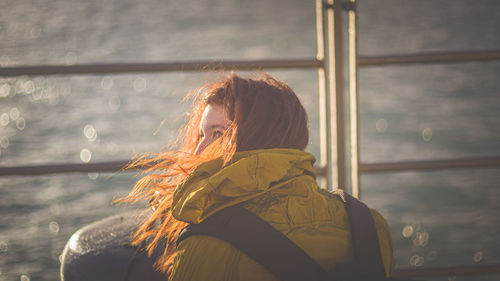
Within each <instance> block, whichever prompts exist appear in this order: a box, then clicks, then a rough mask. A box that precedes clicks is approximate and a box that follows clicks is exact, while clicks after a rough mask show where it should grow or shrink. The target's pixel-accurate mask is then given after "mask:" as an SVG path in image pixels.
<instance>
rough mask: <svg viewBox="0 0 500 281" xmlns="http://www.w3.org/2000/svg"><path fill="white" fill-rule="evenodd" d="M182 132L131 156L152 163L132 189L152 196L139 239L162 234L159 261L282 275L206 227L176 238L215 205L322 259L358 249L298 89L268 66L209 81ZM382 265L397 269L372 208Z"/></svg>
mask: <svg viewBox="0 0 500 281" xmlns="http://www.w3.org/2000/svg"><path fill="white" fill-rule="evenodd" d="M200 92H201V94H199V95H198V97H197V98H196V99H195V106H194V110H193V111H192V113H191V116H190V118H189V121H188V123H187V125H186V126H185V128H184V130H183V131H182V133H181V134H180V138H179V140H181V145H180V148H179V149H178V150H177V152H168V153H163V154H159V155H158V156H157V157H155V158H154V159H153V161H151V160H145V159H144V158H143V159H139V160H137V161H136V162H134V163H133V164H132V166H138V165H150V169H148V170H147V172H152V171H158V170H164V171H165V173H160V174H154V175H148V176H145V177H144V178H143V179H142V180H140V181H139V182H138V183H137V184H136V186H135V188H134V190H133V191H132V192H131V194H130V195H129V199H132V200H139V199H144V200H149V201H150V202H151V205H152V206H153V212H152V214H151V215H150V216H149V217H148V219H147V220H146V221H145V223H144V224H143V225H142V226H141V227H140V229H139V230H138V231H137V233H136V240H135V243H136V244H139V243H142V242H143V241H151V242H150V243H149V246H148V249H149V250H150V251H152V250H153V249H154V248H155V246H156V245H157V244H158V243H160V241H162V240H163V239H164V238H166V244H167V247H166V248H165V251H164V252H163V255H162V256H161V258H160V259H159V262H158V266H159V268H161V269H162V270H163V271H165V272H166V273H167V274H168V275H169V279H170V280H276V279H275V277H274V276H273V275H271V274H270V273H269V272H268V271H267V270H266V269H264V268H263V267H262V266H261V265H260V264H259V263H258V262H256V261H253V260H251V259H250V258H248V257H247V256H246V255H244V254H243V253H242V252H241V251H240V250H238V249H236V248H234V247H233V246H231V245H229V244H228V243H226V242H223V241H221V240H219V239H217V238H213V237H210V236H192V237H190V238H189V239H186V240H183V241H182V242H181V243H180V244H179V245H178V247H177V248H176V247H175V240H176V238H177V235H178V233H179V231H180V230H181V229H182V228H183V227H184V226H186V225H187V224H188V223H193V224H198V223H200V222H202V221H204V220H205V219H206V218H207V217H209V216H211V215H213V214H214V213H216V212H218V211H220V210H223V209H225V208H228V207H230V206H234V205H237V204H239V205H241V206H243V207H244V208H245V209H247V210H249V211H251V212H252V213H254V214H256V215H257V216H258V217H260V218H262V219H263V220H265V221H266V222H268V223H269V224H270V225H272V226H273V227H274V228H276V229H278V230H279V231H281V232H282V233H284V234H286V236H287V237H288V238H289V239H290V240H292V241H293V242H294V243H295V244H297V245H299V246H300V247H301V248H302V249H303V250H304V251H305V252H306V253H307V254H309V255H310V256H311V257H312V258H313V259H314V260H315V261H316V262H317V263H319V264H320V265H321V266H322V267H323V268H324V269H326V270H330V269H332V268H334V267H335V266H336V265H337V264H339V263H344V262H347V261H349V260H351V259H352V249H351V246H350V238H349V225H348V222H347V218H346V212H345V209H344V207H343V204H342V202H341V201H340V199H338V198H337V197H336V196H331V194H328V193H327V192H325V191H324V190H321V189H320V188H319V187H318V185H317V184H316V180H315V173H314V170H313V163H314V161H315V159H314V157H313V156H312V155H311V154H310V153H308V152H305V151H304V150H305V149H306V147H307V144H308V136H309V132H308V125H307V115H306V112H305V109H304V107H303V106H302V104H301V103H300V101H299V99H298V98H297V96H296V95H295V93H294V92H293V91H292V89H291V88H290V87H289V86H288V85H287V84H285V83H283V82H279V81H277V80H275V79H273V78H272V77H270V76H269V75H264V76H263V77H261V78H257V79H243V78H240V77H239V76H237V75H235V74H230V75H229V76H228V77H227V78H226V79H225V80H223V81H219V82H214V83H210V84H208V85H206V86H205V87H203V88H202V89H201V91H200ZM372 215H373V218H374V220H375V224H376V228H377V233H378V237H379V243H380V247H381V254H382V259H383V262H384V267H385V271H386V274H387V275H389V273H390V271H391V270H392V267H393V264H394V259H393V256H392V246H391V237H390V233H389V228H388V226H387V224H386V222H385V220H384V218H383V217H382V216H381V215H380V214H379V213H378V212H376V211H372Z"/></svg>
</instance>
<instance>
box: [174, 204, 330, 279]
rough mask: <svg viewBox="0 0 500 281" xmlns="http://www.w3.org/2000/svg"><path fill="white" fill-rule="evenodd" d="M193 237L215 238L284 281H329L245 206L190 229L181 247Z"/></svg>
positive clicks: (298, 248) (272, 228) (229, 210)
mask: <svg viewBox="0 0 500 281" xmlns="http://www.w3.org/2000/svg"><path fill="white" fill-rule="evenodd" d="M191 235H209V236H214V237H217V238H219V239H222V240H224V241H226V242H228V243H230V244H232V245H233V246H234V247H236V248H238V249H239V250H241V251H242V252H244V253H245V254H246V255H247V256H249V257H250V258H252V259H253V260H255V261H257V262H259V263H260V264H261V265H262V266H264V267H265V268H266V269H267V270H269V272H271V273H272V274H274V276H275V277H276V278H277V279H279V280H282V281H304V280H318V281H327V280H329V278H328V275H327V273H326V271H325V270H324V269H323V268H322V267H321V266H320V265H319V264H318V263H317V262H316V261H315V260H314V259H312V258H311V257H310V256H309V255H307V254H306V253H305V252H304V251H303V250H302V249H301V248H300V247H298V246H297V245H296V244H295V243H293V242H292V241H291V240H290V239H288V238H287V237H286V236H285V235H284V234H283V233H281V232H280V231H278V230H276V229H275V228H274V227H272V226H271V225H270V224H268V223H267V222H265V221H264V220H262V219H261V218H259V217H258V216H256V215H255V214H253V213H252V212H250V211H248V210H246V209H245V208H243V207H239V206H234V207H230V208H226V209H224V210H222V211H220V212H217V213H216V214H214V215H212V216H210V217H209V218H207V219H206V220H204V221H203V222H202V223H200V224H191V225H189V226H187V227H186V228H184V229H183V230H182V231H181V233H180V234H179V237H178V238H177V244H178V243H180V241H182V240H184V239H186V238H187V237H189V236H191Z"/></svg>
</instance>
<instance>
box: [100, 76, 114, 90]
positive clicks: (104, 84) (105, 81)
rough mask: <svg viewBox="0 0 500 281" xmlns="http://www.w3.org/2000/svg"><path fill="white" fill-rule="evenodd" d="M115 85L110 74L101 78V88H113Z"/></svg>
mask: <svg viewBox="0 0 500 281" xmlns="http://www.w3.org/2000/svg"><path fill="white" fill-rule="evenodd" d="M113 85H114V81H113V78H111V77H109V76H104V77H103V78H102V79H101V88H103V89H104V90H111V88H113Z"/></svg>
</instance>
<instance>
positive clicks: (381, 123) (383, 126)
mask: <svg viewBox="0 0 500 281" xmlns="http://www.w3.org/2000/svg"><path fill="white" fill-rule="evenodd" d="M387 127H388V124H387V120H385V119H379V120H377V122H376V123H375V128H376V129H377V132H379V133H383V132H385V131H387Z"/></svg>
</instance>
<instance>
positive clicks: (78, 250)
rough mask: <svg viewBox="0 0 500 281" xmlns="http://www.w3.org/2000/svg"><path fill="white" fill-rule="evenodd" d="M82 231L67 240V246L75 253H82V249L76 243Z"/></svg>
mask: <svg viewBox="0 0 500 281" xmlns="http://www.w3.org/2000/svg"><path fill="white" fill-rule="evenodd" d="M81 232H82V230H81V229H80V230H78V231H77V232H76V233H75V234H73V236H71V238H70V239H69V242H68V246H69V248H70V249H71V250H72V251H73V252H76V253H83V249H82V247H80V243H78V240H80V235H81Z"/></svg>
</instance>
